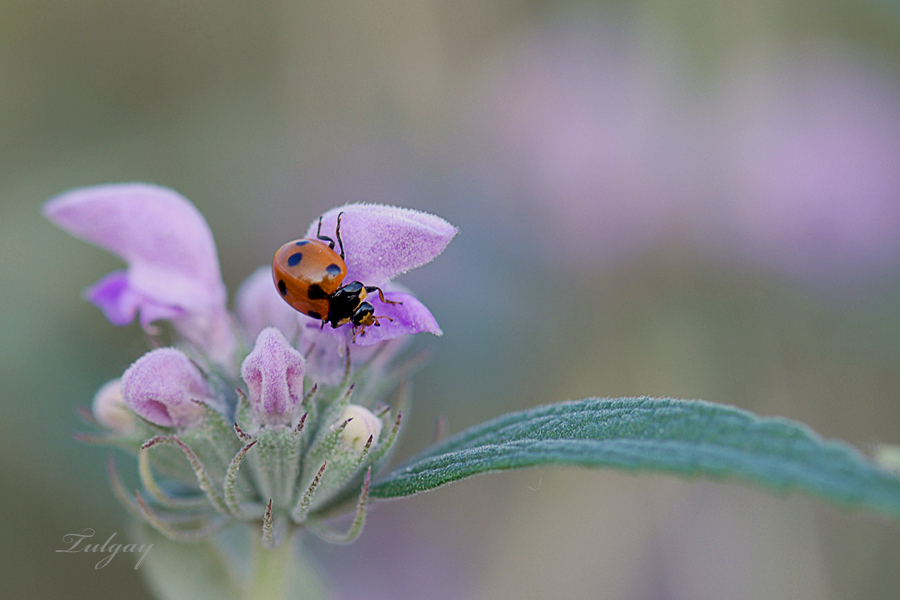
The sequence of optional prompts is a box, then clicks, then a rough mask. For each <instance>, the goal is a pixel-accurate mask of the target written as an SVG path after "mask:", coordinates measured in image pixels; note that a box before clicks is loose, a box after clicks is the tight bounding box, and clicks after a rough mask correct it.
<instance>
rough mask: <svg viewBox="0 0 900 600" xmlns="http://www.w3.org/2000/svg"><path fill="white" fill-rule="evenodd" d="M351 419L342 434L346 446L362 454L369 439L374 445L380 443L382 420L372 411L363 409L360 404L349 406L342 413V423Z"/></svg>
mask: <svg viewBox="0 0 900 600" xmlns="http://www.w3.org/2000/svg"><path fill="white" fill-rule="evenodd" d="M347 419H351V421H350V422H349V423H347V426H346V427H344V430H343V431H342V432H341V439H342V440H343V442H344V444H346V445H347V446H348V447H350V448H352V449H353V450H354V451H355V452H356V453H358V454H361V453H362V451H363V449H364V448H365V447H366V444H367V443H368V442H369V438H370V437H371V438H372V444H373V445H374V444H376V443H377V442H378V436H380V435H381V427H382V423H381V419H379V418H378V417H376V416H375V415H374V414H373V413H372V411H370V410H369V409H367V408H363V407H362V406H359V405H358V404H349V405H348V406H347V408H345V409H344V412H343V413H341V421H342V422H343V421H346V420H347Z"/></svg>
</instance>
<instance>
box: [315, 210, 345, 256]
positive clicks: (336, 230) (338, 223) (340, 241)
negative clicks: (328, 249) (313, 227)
mask: <svg viewBox="0 0 900 600" xmlns="http://www.w3.org/2000/svg"><path fill="white" fill-rule="evenodd" d="M342 216H344V211H341V212H339V213H338V218H337V228H336V229H335V230H334V235H335V236H336V237H337V240H338V245H339V246H340V247H341V260H344V241H343V240H342V239H341V217H342ZM321 226H322V219H321V217H320V218H319V227H321ZM332 248H334V246H332Z"/></svg>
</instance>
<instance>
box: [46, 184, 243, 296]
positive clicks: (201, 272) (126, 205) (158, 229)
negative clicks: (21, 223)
mask: <svg viewBox="0 0 900 600" xmlns="http://www.w3.org/2000/svg"><path fill="white" fill-rule="evenodd" d="M44 215H45V216H46V217H47V218H48V219H50V220H51V221H53V222H54V223H56V224H57V225H59V226H60V227H62V228H63V229H65V230H66V231H68V232H69V233H71V234H73V235H75V236H77V237H79V238H81V239H83V240H86V241H88V242H92V243H94V244H96V245H98V246H100V247H101V248H105V249H106V250H109V251H110V252H113V253H115V254H117V255H118V256H120V257H121V258H122V259H123V260H125V261H126V262H127V263H128V281H129V284H130V286H131V287H132V288H133V289H134V290H135V291H137V292H140V293H143V294H146V296H148V297H151V298H154V299H155V300H156V301H157V302H159V303H161V304H168V305H174V306H180V307H183V308H191V307H195V306H204V305H207V304H210V303H222V304H224V301H225V287H224V285H223V283H222V277H221V274H220V272H219V261H218V258H217V256H216V246H215V242H214V241H213V237H212V233H211V232H210V230H209V227H208V226H207V224H206V220H205V219H204V218H203V216H202V215H201V214H200V212H199V211H197V209H196V208H195V207H194V205H193V204H191V203H190V202H189V201H188V200H187V199H185V198H184V197H183V196H181V195H180V194H178V193H176V192H174V191H172V190H170V189H168V188H164V187H160V186H155V185H149V184H145V183H124V184H109V185H98V186H93V187H85V188H77V189H74V190H70V191H68V192H65V193H63V194H61V195H59V196H57V197H56V198H53V199H52V200H49V201H48V202H47V203H46V204H45V205H44Z"/></svg>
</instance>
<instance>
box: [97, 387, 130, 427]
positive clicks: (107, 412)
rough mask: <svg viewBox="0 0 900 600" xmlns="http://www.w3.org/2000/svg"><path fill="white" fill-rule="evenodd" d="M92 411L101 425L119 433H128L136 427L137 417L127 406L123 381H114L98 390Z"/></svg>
mask: <svg viewBox="0 0 900 600" xmlns="http://www.w3.org/2000/svg"><path fill="white" fill-rule="evenodd" d="M91 410H92V411H93V413H94V417H96V418H97V421H98V422H99V423H100V424H101V425H103V426H104V427H106V428H108V429H111V430H112V431H115V432H117V433H127V432H128V431H130V430H131V428H132V427H134V424H135V416H134V413H133V412H131V409H129V408H128V405H127V404H125V398H124V397H123V396H122V380H121V379H113V380H112V381H109V382H107V383H106V384H104V386H103V387H101V388H100V389H99V390H97V393H96V394H95V395H94V403H93V406H92V407H91Z"/></svg>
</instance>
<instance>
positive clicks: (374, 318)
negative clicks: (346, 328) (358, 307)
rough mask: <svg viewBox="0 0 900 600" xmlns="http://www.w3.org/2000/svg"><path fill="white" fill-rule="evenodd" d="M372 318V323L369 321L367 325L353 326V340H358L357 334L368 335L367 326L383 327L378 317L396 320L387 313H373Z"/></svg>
mask: <svg viewBox="0 0 900 600" xmlns="http://www.w3.org/2000/svg"><path fill="white" fill-rule="evenodd" d="M370 319H371V321H372V322H371V323H368V324H366V325H354V326H353V339H352V340H351V341H352V342H356V336H357V335H366V327H372V326H373V325H374V326H375V327H381V323H379V322H378V319H387V320H388V321H391V322H392V323H393V321H394V320H393V319H392V318H390V317H389V316H387V315H372V316H371V317H370Z"/></svg>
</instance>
